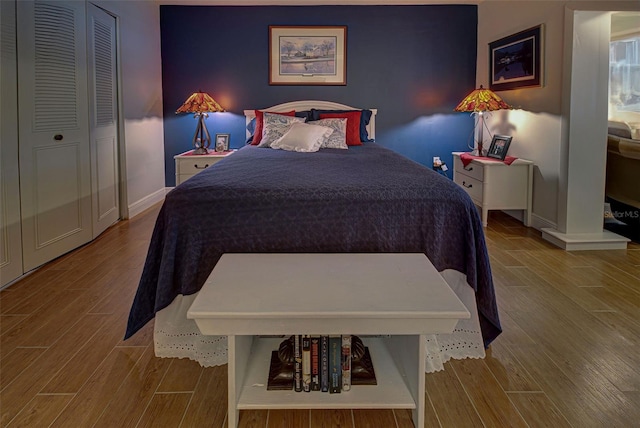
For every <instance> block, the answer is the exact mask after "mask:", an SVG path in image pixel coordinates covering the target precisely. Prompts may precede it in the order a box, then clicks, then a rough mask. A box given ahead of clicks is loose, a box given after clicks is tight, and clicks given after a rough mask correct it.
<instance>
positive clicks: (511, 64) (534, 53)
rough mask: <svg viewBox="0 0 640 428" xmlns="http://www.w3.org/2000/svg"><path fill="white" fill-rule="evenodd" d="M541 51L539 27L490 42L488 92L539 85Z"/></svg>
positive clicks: (540, 80)
mask: <svg viewBox="0 0 640 428" xmlns="http://www.w3.org/2000/svg"><path fill="white" fill-rule="evenodd" d="M542 52H543V51H542V26H538V27H534V28H530V29H528V30H525V31H522V32H520V33H517V34H514V35H512V36H509V37H505V38H503V39H500V40H496V41H495V42H492V43H490V44H489V76H490V79H491V81H490V89H491V90H493V91H500V90H507V89H517V88H523V87H529V86H542V71H543V68H542Z"/></svg>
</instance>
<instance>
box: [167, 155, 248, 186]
mask: <svg viewBox="0 0 640 428" xmlns="http://www.w3.org/2000/svg"><path fill="white" fill-rule="evenodd" d="M233 153H235V150H229V151H226V152H214V151H213V150H211V151H209V153H207V154H206V155H194V154H193V150H189V151H188V152H184V153H181V154H179V155H175V156H174V157H173V159H175V161H176V186H177V185H178V184H180V183H182V182H184V181H185V180H187V179H188V178H191V177H193V176H194V175H196V174H197V173H199V172H200V171H202V170H203V169H207V168H209V167H210V166H211V165H213V164H214V163H216V162H220V161H221V160H222V159H224V158H226V157H227V156H230V155H232V154H233Z"/></svg>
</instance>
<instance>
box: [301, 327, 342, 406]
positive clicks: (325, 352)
mask: <svg viewBox="0 0 640 428" xmlns="http://www.w3.org/2000/svg"><path fill="white" fill-rule="evenodd" d="M293 341H294V345H293V346H294V368H293V389H294V390H295V391H298V392H300V391H304V392H310V391H321V392H329V393H332V394H335V393H339V392H341V391H349V390H350V389H351V336H350V335H342V336H341V335H331V336H310V335H306V334H305V335H300V334H298V335H295V336H294V338H293Z"/></svg>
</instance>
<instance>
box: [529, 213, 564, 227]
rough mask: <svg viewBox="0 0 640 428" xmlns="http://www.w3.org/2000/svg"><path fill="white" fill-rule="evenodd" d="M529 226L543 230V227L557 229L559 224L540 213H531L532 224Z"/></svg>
mask: <svg viewBox="0 0 640 428" xmlns="http://www.w3.org/2000/svg"><path fill="white" fill-rule="evenodd" d="M529 226H530V227H533V228H534V229H536V230H539V231H542V229H556V228H557V227H558V224H557V223H554V222H552V221H550V220H547V219H546V218H543V217H540V216H539V215H536V214H531V224H530V225H529Z"/></svg>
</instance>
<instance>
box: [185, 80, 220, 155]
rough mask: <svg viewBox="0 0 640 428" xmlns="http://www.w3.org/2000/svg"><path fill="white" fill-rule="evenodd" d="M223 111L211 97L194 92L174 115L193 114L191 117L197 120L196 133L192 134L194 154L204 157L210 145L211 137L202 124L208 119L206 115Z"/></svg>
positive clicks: (204, 93) (203, 93)
mask: <svg viewBox="0 0 640 428" xmlns="http://www.w3.org/2000/svg"><path fill="white" fill-rule="evenodd" d="M221 111H224V109H223V108H222V107H220V104H218V103H217V102H216V101H215V100H214V99H213V98H211V95H209V94H207V93H206V92H201V91H198V92H194V93H193V94H191V96H190V97H189V98H187V100H186V101H185V102H184V103H183V104H182V105H181V106H180V108H179V109H178V110H176V113H194V115H193V117H197V118H198V126H197V127H196V132H195V134H193V148H194V151H193V153H194V154H197V155H205V154H207V153H209V150H207V149H208V148H209V146H210V145H211V137H210V136H209V131H207V126H206V125H205V123H204V119H205V118H207V117H209V114H208V113H215V112H221Z"/></svg>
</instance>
